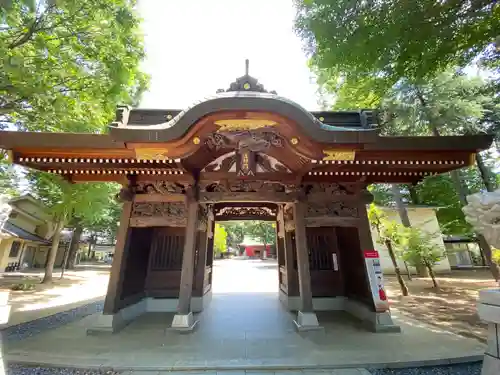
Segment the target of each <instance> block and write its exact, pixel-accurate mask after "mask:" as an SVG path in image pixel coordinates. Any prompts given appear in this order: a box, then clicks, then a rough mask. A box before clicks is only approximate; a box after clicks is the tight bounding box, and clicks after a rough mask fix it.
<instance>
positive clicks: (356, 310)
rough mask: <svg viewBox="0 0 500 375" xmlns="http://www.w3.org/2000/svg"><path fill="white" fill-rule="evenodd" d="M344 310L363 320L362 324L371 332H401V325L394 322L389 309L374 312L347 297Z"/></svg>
mask: <svg viewBox="0 0 500 375" xmlns="http://www.w3.org/2000/svg"><path fill="white" fill-rule="evenodd" d="M345 311H347V312H348V313H349V314H351V315H353V316H355V317H356V318H358V319H360V320H361V321H362V322H363V325H364V326H365V327H366V328H367V329H368V330H369V331H372V332H377V333H383V332H401V327H400V326H397V325H395V324H394V322H393V321H392V317H391V313H390V311H384V312H375V311H372V310H370V308H369V307H368V306H366V305H365V304H363V303H361V302H359V301H355V300H352V299H347V300H346V301H345Z"/></svg>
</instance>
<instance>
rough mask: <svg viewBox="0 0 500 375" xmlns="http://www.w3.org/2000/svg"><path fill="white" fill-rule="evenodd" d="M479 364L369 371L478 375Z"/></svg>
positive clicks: (378, 374) (394, 374) (388, 374)
mask: <svg viewBox="0 0 500 375" xmlns="http://www.w3.org/2000/svg"><path fill="white" fill-rule="evenodd" d="M481 364H482V363H481V362H476V363H470V364H460V365H452V366H437V367H417V368H405V369H377V370H370V372H371V373H372V374H373V375H480V374H481Z"/></svg>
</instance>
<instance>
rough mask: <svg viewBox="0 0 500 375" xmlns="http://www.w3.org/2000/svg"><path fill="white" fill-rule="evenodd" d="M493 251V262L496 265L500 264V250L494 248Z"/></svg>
mask: <svg viewBox="0 0 500 375" xmlns="http://www.w3.org/2000/svg"><path fill="white" fill-rule="evenodd" d="M491 250H492V256H491V259H493V261H494V262H495V263H496V264H500V250H499V249H494V248H492V249H491Z"/></svg>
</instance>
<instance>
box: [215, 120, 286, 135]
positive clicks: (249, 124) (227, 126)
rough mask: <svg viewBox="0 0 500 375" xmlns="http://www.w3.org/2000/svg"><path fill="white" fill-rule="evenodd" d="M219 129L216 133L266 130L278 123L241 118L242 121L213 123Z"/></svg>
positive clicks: (218, 121)
mask: <svg viewBox="0 0 500 375" xmlns="http://www.w3.org/2000/svg"><path fill="white" fill-rule="evenodd" d="M214 124H215V125H217V126H218V127H219V128H218V129H217V132H219V133H220V132H236V131H245V130H256V129H262V128H268V127H271V126H276V125H278V123H277V122H276V121H273V120H266V119H258V118H256V119H251V118H242V119H237V118H235V119H227V120H217V121H215V122H214Z"/></svg>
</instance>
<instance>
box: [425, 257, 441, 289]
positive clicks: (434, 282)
mask: <svg viewBox="0 0 500 375" xmlns="http://www.w3.org/2000/svg"><path fill="white" fill-rule="evenodd" d="M425 266H426V267H427V269H428V270H429V275H430V276H431V279H432V285H434V288H436V289H439V284H438V282H437V280H436V275H434V270H433V269H432V267H431V266H430V265H429V264H428V263H426V264H425Z"/></svg>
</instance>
